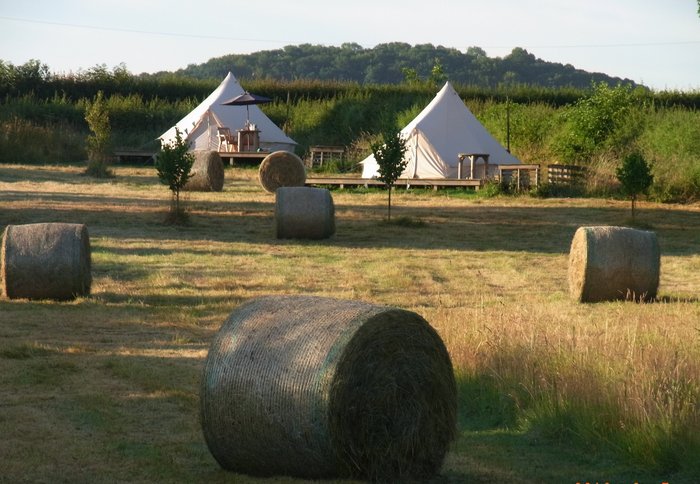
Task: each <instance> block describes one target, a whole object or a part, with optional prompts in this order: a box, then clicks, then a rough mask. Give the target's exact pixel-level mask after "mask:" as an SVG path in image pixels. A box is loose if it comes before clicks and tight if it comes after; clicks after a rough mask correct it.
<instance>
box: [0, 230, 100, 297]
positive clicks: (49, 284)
mask: <svg viewBox="0 0 700 484" xmlns="http://www.w3.org/2000/svg"><path fill="white" fill-rule="evenodd" d="M0 258H1V259H2V269H1V270H0V272H1V273H2V292H3V294H4V295H5V296H7V297H8V298H10V299H18V298H27V299H57V300H68V299H74V298H76V297H77V296H87V295H89V294H90V284H91V283H92V275H91V268H90V265H91V261H90V237H89V235H88V230H87V227H86V226H85V225H83V224H67V223H39V224H27V225H8V226H7V228H6V229H5V233H4V234H3V239H2V251H1V254H0Z"/></svg>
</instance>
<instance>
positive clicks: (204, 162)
mask: <svg viewBox="0 0 700 484" xmlns="http://www.w3.org/2000/svg"><path fill="white" fill-rule="evenodd" d="M223 188H224V162H223V161H221V155H219V153H218V152H217V151H195V152H194V163H193V164H192V169H191V170H190V179H189V180H187V183H186V184H185V186H184V187H183V188H182V189H183V190H186V191H190V192H220V191H221V190H223Z"/></svg>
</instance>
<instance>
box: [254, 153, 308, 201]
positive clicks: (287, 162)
mask: <svg viewBox="0 0 700 484" xmlns="http://www.w3.org/2000/svg"><path fill="white" fill-rule="evenodd" d="M258 179H259V180H260V185H261V186H262V187H263V188H264V189H265V190H266V191H268V192H270V193H275V191H276V190H277V189H278V188H280V187H303V186H304V184H305V183H306V168H304V162H303V161H301V158H299V157H298V156H297V155H295V154H294V153H291V152H289V151H275V152H274V153H270V154H269V155H267V156H266V157H265V159H264V160H262V163H260V169H259V170H258Z"/></svg>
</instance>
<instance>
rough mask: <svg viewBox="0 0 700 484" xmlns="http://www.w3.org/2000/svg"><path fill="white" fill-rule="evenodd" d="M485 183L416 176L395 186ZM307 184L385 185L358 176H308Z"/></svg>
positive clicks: (482, 182)
mask: <svg viewBox="0 0 700 484" xmlns="http://www.w3.org/2000/svg"><path fill="white" fill-rule="evenodd" d="M483 184H484V180H464V179H462V180H458V179H456V178H414V179H406V178H403V179H399V180H396V183H395V184H394V186H397V187H403V188H412V187H421V188H432V189H433V190H437V189H438V188H471V189H474V190H478V189H479V188H481V187H482V186H483ZM306 185H307V186H335V187H339V188H346V187H365V188H368V187H383V186H384V183H383V182H380V181H379V180H377V179H375V178H358V177H326V176H322V177H307V178H306Z"/></svg>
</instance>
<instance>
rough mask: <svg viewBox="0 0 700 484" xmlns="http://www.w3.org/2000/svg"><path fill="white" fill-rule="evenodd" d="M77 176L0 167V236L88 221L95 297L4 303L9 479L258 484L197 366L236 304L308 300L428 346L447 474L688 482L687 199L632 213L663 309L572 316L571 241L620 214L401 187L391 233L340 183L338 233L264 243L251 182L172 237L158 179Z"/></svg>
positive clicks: (698, 360) (694, 242) (697, 242)
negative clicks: (355, 312)
mask: <svg viewBox="0 0 700 484" xmlns="http://www.w3.org/2000/svg"><path fill="white" fill-rule="evenodd" d="M81 171H82V167H74V166H26V165H12V166H7V165H0V228H1V227H3V226H4V225H6V224H9V223H12V224H20V223H31V222H39V221H73V222H83V223H87V224H88V228H89V231H90V237H91V244H92V249H93V254H92V255H93V258H92V261H93V291H92V294H91V296H90V297H86V298H81V299H78V300H76V301H72V302H66V303H56V302H51V301H24V300H6V299H0V388H2V389H3V392H2V395H3V396H2V397H1V398H0V434H1V435H3V439H0V455H1V456H3V458H2V461H1V462H2V464H1V465H2V476H3V478H4V479H7V480H9V481H48V480H55V478H56V477H57V476H60V479H63V480H65V481H71V482H85V481H90V482H115V481H120V482H263V481H264V480H260V479H254V478H249V477H246V476H241V475H236V474H232V473H228V472H225V471H223V470H221V469H220V468H219V466H218V465H217V464H216V462H215V461H214V460H213V458H212V457H211V456H210V454H209V452H208V450H207V448H206V445H205V443H204V441H203V438H202V436H201V429H200V427H199V420H198V412H199V411H198V398H199V397H198V392H199V378H200V374H201V369H202V362H203V359H204V357H205V356H206V352H207V349H208V346H209V343H210V341H211V339H212V337H213V335H214V334H215V332H216V331H217V329H218V328H219V326H220V325H221V324H222V323H223V321H224V320H225V319H226V317H227V316H228V314H230V312H231V311H232V310H233V309H234V308H235V307H236V306H237V305H239V304H240V303H241V302H243V301H245V300H248V299H250V298H252V297H257V296H261V295H268V294H316V295H324V296H333V297H339V298H348V299H360V300H365V301H369V302H374V303H378V304H388V305H393V306H398V307H402V308H405V309H409V310H412V311H415V312H417V313H419V314H420V315H422V316H423V317H425V318H426V320H427V321H429V322H430V323H431V324H432V325H433V326H434V327H435V328H436V329H437V331H438V332H439V333H440V335H441V336H442V338H443V340H444V341H445V343H446V345H447V347H448V349H449V351H450V354H451V357H452V361H453V364H454V366H455V370H456V374H457V379H458V385H459V395H460V397H459V398H460V400H459V438H458V440H457V441H456V442H455V444H454V446H453V450H452V451H451V452H450V453H449V454H448V456H447V459H446V462H445V466H444V469H443V476H444V478H445V480H447V481H448V482H504V481H513V482H606V481H607V482H640V483H642V482H645V483H646V482H662V481H668V482H674V483H678V482H681V483H684V482H687V483H691V482H698V480H700V469H698V465H697V458H696V457H697V455H699V453H700V438H699V437H698V436H699V435H700V411H699V410H698V401H699V400H700V388H699V382H700V346H698V344H697V341H698V336H700V335H699V334H698V327H697V322H698V321H700V302H698V288H699V287H700V255H699V254H698V247H700V206H698V205H697V204H696V205H660V204H654V203H649V202H642V203H640V206H639V212H638V215H637V221H638V222H639V223H644V224H648V226H650V227H653V228H654V230H655V231H657V234H658V237H659V242H660V245H661V249H662V274H661V287H660V301H659V302H656V303H650V304H635V303H629V302H613V303H601V304H592V305H580V304H576V303H574V302H572V301H571V300H570V299H569V297H568V294H567V285H566V284H567V282H566V270H567V257H568V249H569V244H570V242H571V238H572V237H573V234H574V232H575V230H576V228H577V227H578V226H581V225H598V224H623V223H625V221H626V220H627V219H628V217H629V202H627V201H625V200H603V199H575V198H574V199H535V198H530V197H527V196H519V197H506V196H496V197H492V198H483V197H476V196H474V195H470V196H461V194H458V193H453V192H443V191H438V192H437V193H433V192H431V191H420V190H415V191H409V192H405V191H404V190H397V191H396V192H395V196H392V217H396V219H397V220H405V221H410V223H409V222H405V223H404V222H401V223H397V224H391V225H389V224H386V222H385V217H386V193H385V192H383V191H372V190H369V191H362V190H357V191H355V190H336V191H334V192H333V197H334V201H335V205H336V215H337V233H336V235H335V236H334V237H333V238H331V239H328V240H323V241H313V242H311V241H294V240H284V241H278V240H276V239H275V238H274V227H273V213H274V197H273V196H271V195H269V194H267V193H265V192H264V191H263V190H262V189H261V188H259V187H258V186H257V183H256V181H255V177H256V172H255V170H246V169H227V171H226V184H225V187H224V191H223V192H221V193H190V194H188V195H187V196H186V198H185V200H184V203H185V206H186V207H187V209H188V210H189V214H190V224H189V225H188V226H186V227H174V226H170V225H166V224H164V223H163V219H164V215H165V213H166V212H167V210H168V203H169V191H168V189H167V187H164V186H162V185H160V184H159V183H158V181H157V178H156V175H155V170H154V169H152V168H150V169H149V168H123V167H117V168H116V169H115V174H116V177H115V178H114V179H112V180H108V181H97V182H96V181H93V180H91V179H88V178H87V177H84V176H81V175H80V172H81ZM414 221H420V222H421V223H420V224H415V223H413V222H414ZM277 482H301V481H296V480H293V479H288V478H279V479H277Z"/></svg>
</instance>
